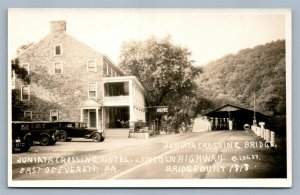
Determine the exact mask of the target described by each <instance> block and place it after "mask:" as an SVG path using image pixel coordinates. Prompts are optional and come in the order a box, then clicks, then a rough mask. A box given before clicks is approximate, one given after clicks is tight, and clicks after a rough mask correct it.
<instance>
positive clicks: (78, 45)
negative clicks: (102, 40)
mask: <svg viewBox="0 0 300 195" xmlns="http://www.w3.org/2000/svg"><path fill="white" fill-rule="evenodd" d="M18 59H19V61H20V65H21V66H22V65H24V64H28V65H29V75H30V77H31V83H30V100H28V101H23V103H25V104H26V105H28V106H25V107H24V111H26V110H27V111H31V112H32V120H51V117H50V113H51V110H52V111H53V110H56V111H58V113H59V114H58V115H59V118H58V120H65V121H66V120H72V121H79V120H80V117H81V111H80V108H81V104H82V102H84V101H86V100H87V99H93V100H95V101H96V102H98V103H99V104H102V101H103V85H102V78H103V77H105V76H108V75H107V69H108V67H107V66H108V65H109V66H110V68H109V69H110V70H113V71H114V75H113V76H122V75H123V73H122V72H121V70H119V69H118V68H117V67H116V66H115V65H113V63H112V62H110V61H109V60H108V58H107V57H105V56H104V55H103V54H101V53H99V52H97V51H96V50H94V49H92V48H90V47H89V46H87V45H86V44H84V43H82V42H80V41H78V40H77V39H75V38H73V37H72V36H70V35H68V34H67V33H66V23H65V21H55V22H51V30H50V33H49V34H48V35H47V36H46V37H44V38H43V39H42V40H40V41H39V42H37V43H36V44H34V45H33V46H31V47H29V48H28V49H27V50H25V51H24V52H23V53H22V54H20V55H19V56H18ZM89 60H95V62H96V63H95V64H96V70H95V72H89V71H88V66H87V63H88V61H89ZM55 65H58V66H57V67H59V66H60V65H61V67H62V69H59V71H58V72H55ZM104 66H105V67H104ZM89 83H96V86H97V90H96V91H97V92H96V97H89V95H88V94H89ZM22 85H24V83H22V82H21V81H20V80H18V79H17V81H16V83H15V88H16V89H21V87H22ZM20 100H21V94H20Z"/></svg>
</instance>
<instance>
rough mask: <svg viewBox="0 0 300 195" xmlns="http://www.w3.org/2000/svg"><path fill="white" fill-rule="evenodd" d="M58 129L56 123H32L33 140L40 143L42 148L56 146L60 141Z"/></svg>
mask: <svg viewBox="0 0 300 195" xmlns="http://www.w3.org/2000/svg"><path fill="white" fill-rule="evenodd" d="M57 129H58V128H57V123H56V122H49V121H34V122H31V134H32V140H33V141H38V142H40V144H41V145H42V146H48V145H54V144H55V143H56V142H57V141H58V139H59V131H58V130H57Z"/></svg>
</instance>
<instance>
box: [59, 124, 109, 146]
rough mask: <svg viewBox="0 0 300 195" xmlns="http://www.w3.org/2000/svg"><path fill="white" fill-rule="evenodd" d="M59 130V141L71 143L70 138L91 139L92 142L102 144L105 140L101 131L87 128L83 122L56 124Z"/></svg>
mask: <svg viewBox="0 0 300 195" xmlns="http://www.w3.org/2000/svg"><path fill="white" fill-rule="evenodd" d="M57 124H58V125H57V126H58V129H59V137H60V138H59V141H61V142H65V141H71V140H72V138H86V139H92V140H93V141H94V142H103V141H104V139H105V136H104V133H103V131H99V130H97V129H92V128H87V125H86V123H83V122H57Z"/></svg>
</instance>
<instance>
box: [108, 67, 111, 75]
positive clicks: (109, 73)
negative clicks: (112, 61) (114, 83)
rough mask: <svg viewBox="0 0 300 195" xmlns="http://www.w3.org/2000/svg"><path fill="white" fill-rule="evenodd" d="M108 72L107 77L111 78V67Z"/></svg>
mask: <svg viewBox="0 0 300 195" xmlns="http://www.w3.org/2000/svg"><path fill="white" fill-rule="evenodd" d="M107 70H108V71H107V76H109V77H110V76H111V67H110V66H108V69H107Z"/></svg>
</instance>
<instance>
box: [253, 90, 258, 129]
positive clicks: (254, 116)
mask: <svg viewBox="0 0 300 195" xmlns="http://www.w3.org/2000/svg"><path fill="white" fill-rule="evenodd" d="M255 99H256V94H254V113H253V125H255V126H256V125H257V123H256V114H255V104H256V102H255Z"/></svg>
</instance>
